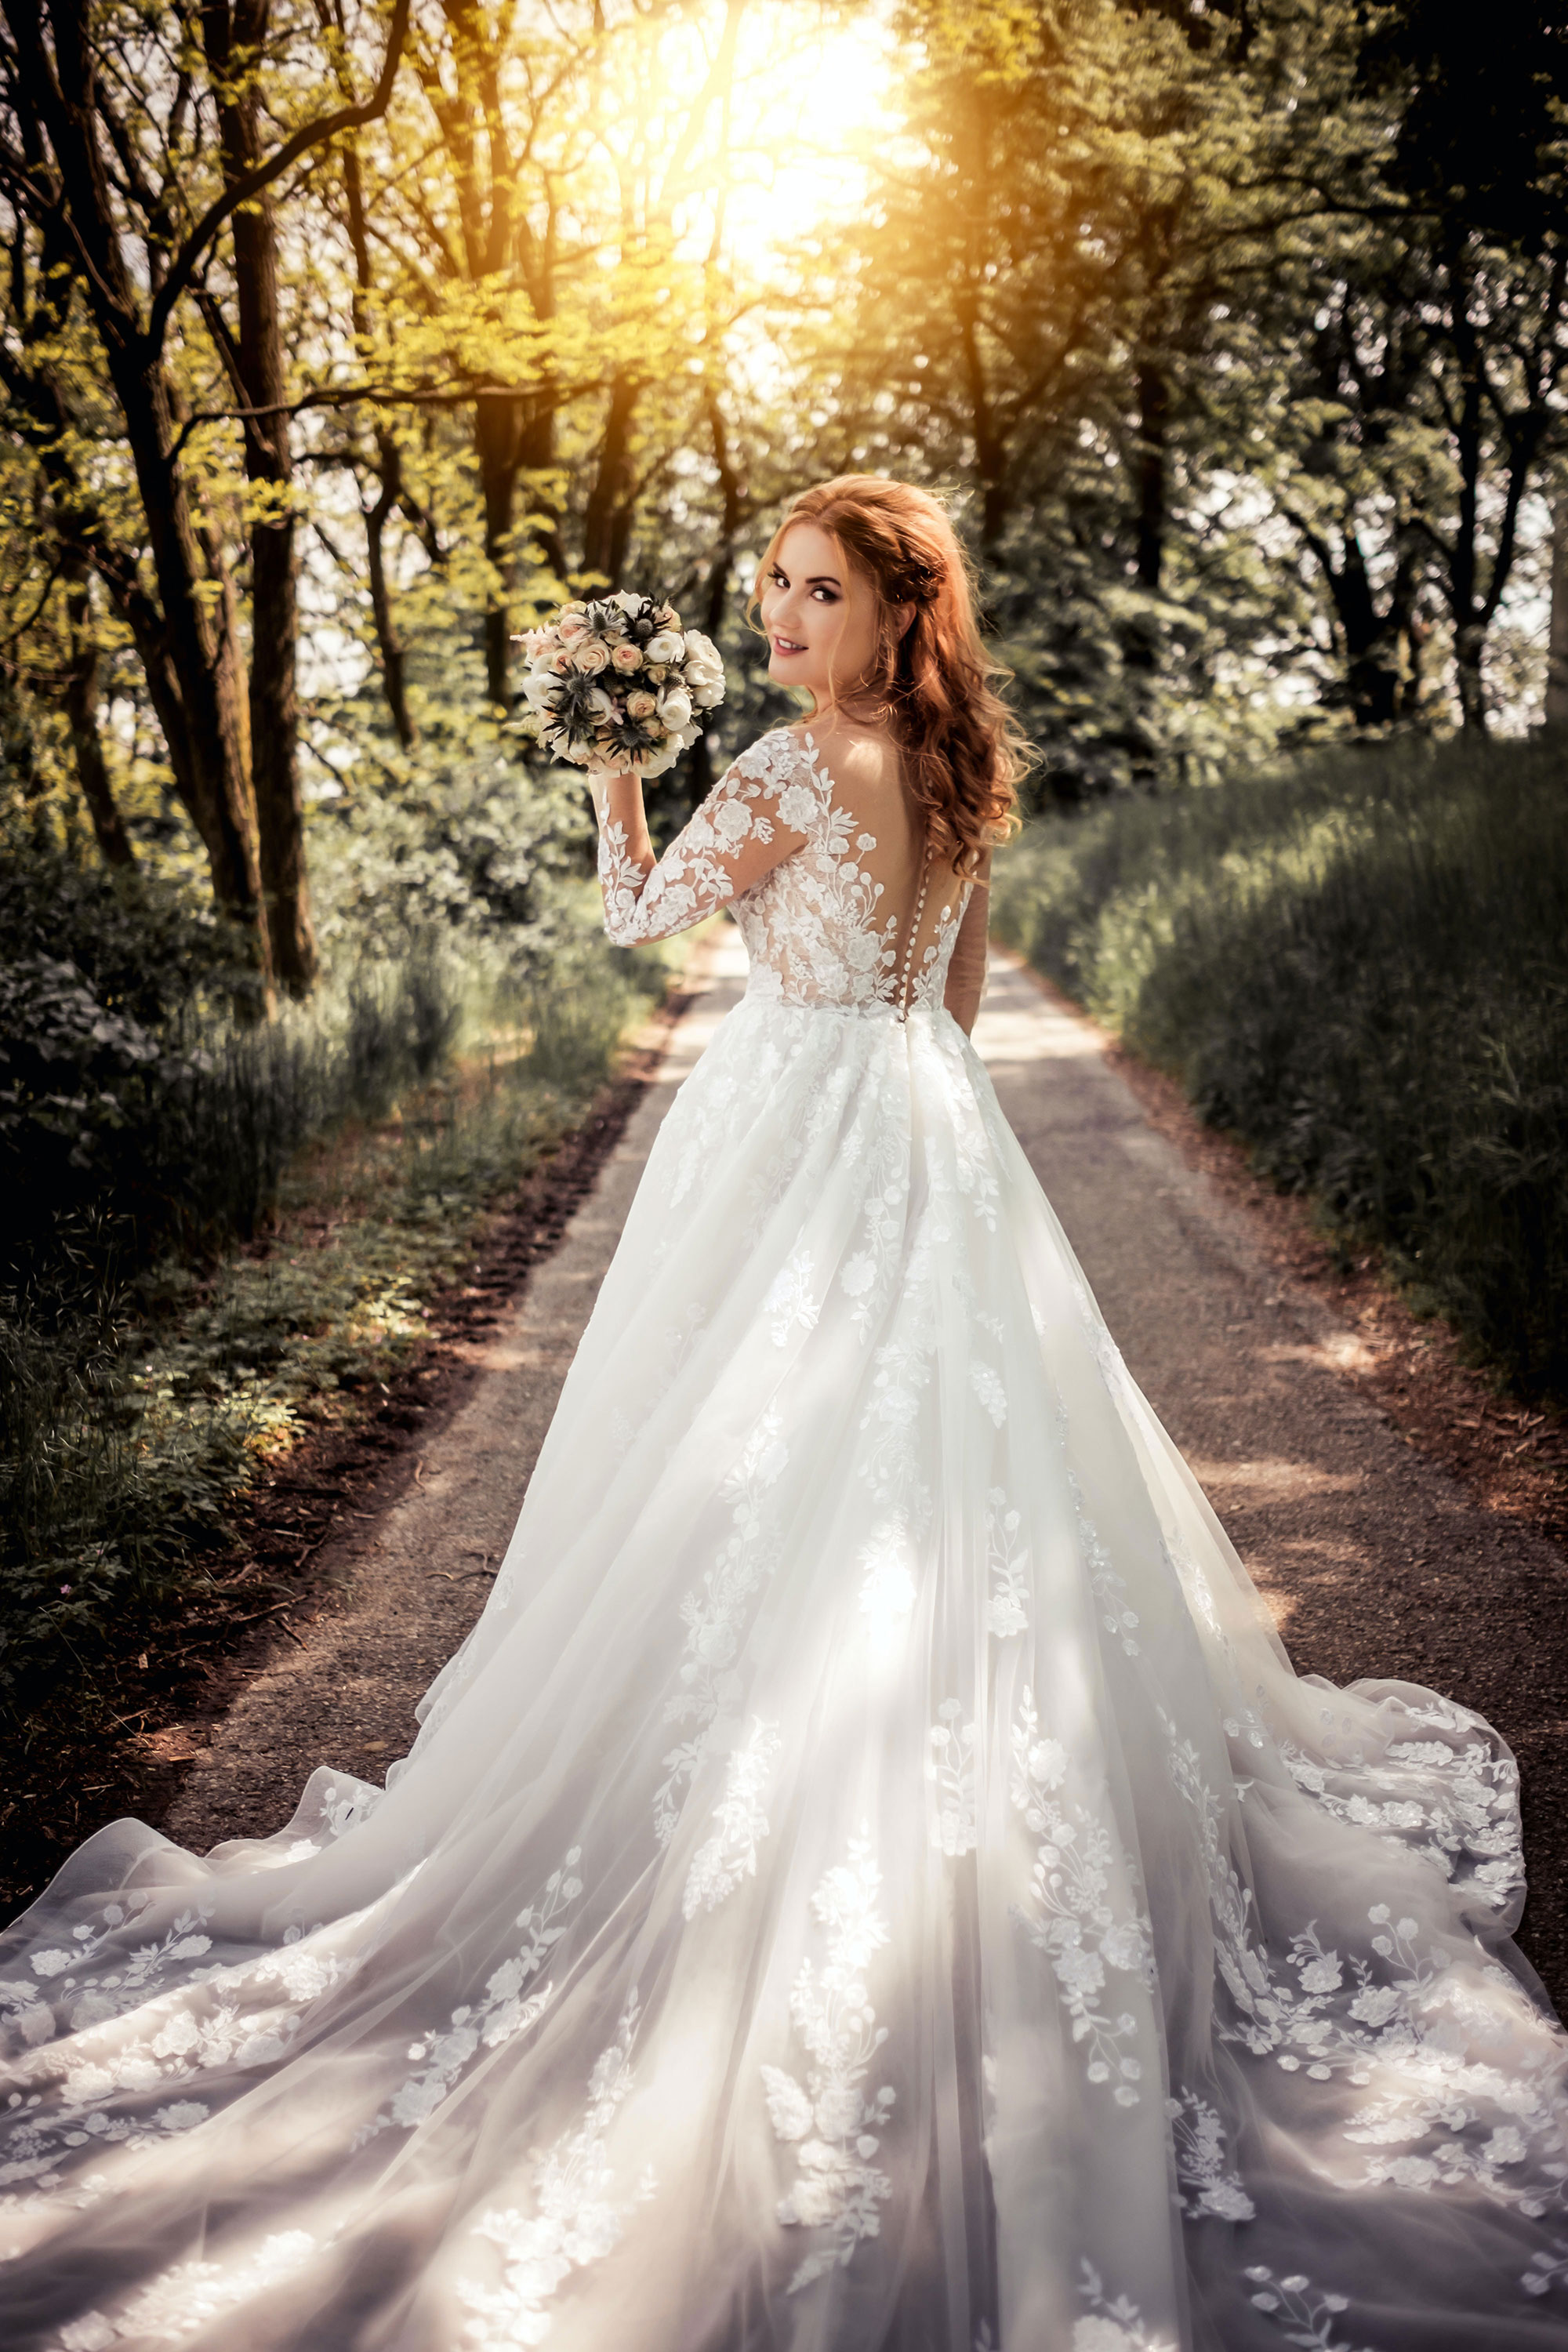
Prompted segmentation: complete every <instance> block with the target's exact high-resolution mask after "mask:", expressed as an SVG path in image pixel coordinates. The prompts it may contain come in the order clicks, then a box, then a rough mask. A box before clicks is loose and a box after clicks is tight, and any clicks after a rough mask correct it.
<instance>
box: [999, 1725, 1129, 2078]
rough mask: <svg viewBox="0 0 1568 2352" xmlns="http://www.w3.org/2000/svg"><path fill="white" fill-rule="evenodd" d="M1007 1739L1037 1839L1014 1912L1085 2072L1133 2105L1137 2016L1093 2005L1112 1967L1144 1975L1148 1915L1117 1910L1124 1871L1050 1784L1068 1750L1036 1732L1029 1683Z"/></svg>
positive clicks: (1094, 1823) (1107, 1840) (1059, 1777)
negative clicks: (1116, 1889)
mask: <svg viewBox="0 0 1568 2352" xmlns="http://www.w3.org/2000/svg"><path fill="white" fill-rule="evenodd" d="M1009 1738H1010V1745H1011V1748H1012V1753H1013V1769H1012V1773H1011V1777H1010V1793H1011V1796H1012V1800H1013V1802H1014V1804H1015V1805H1016V1808H1017V1810H1018V1811H1019V1812H1021V1813H1022V1814H1023V1816H1024V1822H1025V1825H1026V1828H1027V1829H1028V1830H1029V1831H1030V1832H1032V1833H1033V1834H1034V1835H1035V1836H1036V1837H1037V1838H1038V1839H1039V1841H1040V1843H1039V1846H1038V1848H1037V1852H1036V1855H1035V1865H1034V1869H1033V1871H1032V1872H1031V1874H1030V1880H1029V1892H1030V1897H1031V1900H1030V1903H1029V1906H1027V1907H1026V1908H1024V1909H1021V1910H1020V1912H1019V1914H1018V1916H1019V1918H1020V1919H1021V1921H1022V1923H1023V1925H1024V1927H1025V1928H1026V1931H1027V1933H1028V1935H1029V1937H1030V1940H1031V1941H1032V1942H1033V1943H1035V1944H1037V1946H1038V1947H1039V1948H1040V1950H1041V1951H1042V1952H1044V1953H1045V1954H1046V1955H1047V1958H1049V1960H1050V1964H1051V1970H1052V1973H1053V1975H1054V1976H1055V1978H1056V1979H1057V1987H1058V1996H1059V1998H1060V2000H1061V2002H1062V2006H1063V2007H1064V2008H1065V2009H1066V2011H1067V2012H1068V2016H1069V2017H1070V2018H1071V2019H1072V2038H1073V2040H1074V2041H1075V2042H1087V2043H1088V2045H1089V2063H1088V2065H1087V2067H1086V2068H1085V2073H1086V2075H1087V2077H1088V2079H1089V2082H1091V2083H1110V2084H1113V2085H1114V2088H1113V2089H1112V2092H1111V2096H1112V2098H1113V2099H1114V2100H1115V2102H1116V2104H1117V2105H1118V2106H1119V2107H1135V2106H1136V2105H1138V2103H1139V2097H1140V2093H1139V2090H1138V2087H1137V2086H1138V2084H1139V2083H1140V2082H1141V2081H1142V2074H1143V2067H1142V2061H1141V2060H1139V2059H1137V2058H1135V2057H1133V2056H1132V2055H1131V2050H1130V2048H1129V2044H1131V2042H1133V2040H1134V2039H1135V2037H1136V2035H1137V2032H1138V2021H1137V2019H1136V2018H1135V2017H1134V2016H1132V2015H1131V2012H1130V2011H1121V2013H1120V2014H1118V2015H1116V2016H1114V2017H1113V2016H1111V2015H1110V2014H1109V2013H1108V2011H1107V2010H1106V2009H1103V2008H1100V2007H1098V2006H1097V2005H1096V2004H1097V2003H1098V2002H1099V2000H1100V1996H1101V1995H1102V1994H1103V1993H1104V1992H1105V1990H1106V1988H1107V1983H1108V1980H1109V1973H1110V1972H1114V1973H1116V1974H1119V1975H1123V1976H1131V1977H1135V1978H1137V1979H1139V1981H1140V1982H1141V1983H1143V1982H1146V1981H1147V1979H1148V1976H1149V1972H1150V1970H1151V1968H1152V1959H1151V1956H1150V1954H1151V1943H1150V1939H1151V1935H1152V1930H1151V1927H1150V1924H1149V1921H1148V1920H1147V1918H1145V1917H1144V1916H1143V1915H1142V1912H1140V1911H1138V1910H1135V1909H1131V1908H1128V1909H1125V1910H1124V1913H1123V1916H1121V1917H1118V1916H1117V1912H1116V1907H1115V1906H1114V1904H1113V1902H1112V1900H1111V1895H1112V1887H1113V1882H1114V1880H1115V1879H1116V1878H1118V1877H1120V1878H1121V1880H1122V1881H1123V1882H1124V1884H1125V1883H1126V1882H1127V1881H1128V1880H1129V1879H1130V1877H1131V1873H1130V1870H1129V1868H1128V1864H1127V1861H1126V1857H1125V1856H1124V1855H1119V1853H1118V1849H1117V1846H1116V1843H1115V1841H1114V1840H1113V1839H1112V1837H1111V1835H1110V1831H1109V1830H1108V1829H1107V1828H1106V1827H1105V1825H1104V1823H1103V1822H1100V1820H1099V1819H1098V1818H1097V1816H1096V1815H1095V1814H1094V1813H1093V1812H1092V1811H1090V1809H1089V1807H1088V1806H1087V1805H1079V1804H1074V1805H1072V1806H1071V1807H1070V1808H1069V1807H1068V1806H1066V1805H1064V1804H1059V1803H1058V1801H1057V1800H1056V1796H1055V1791H1056V1790H1058V1789H1059V1788H1060V1787H1061V1785H1062V1783H1063V1781H1064V1780H1066V1779H1067V1772H1068V1754H1067V1749H1066V1748H1064V1747H1063V1746H1062V1744H1061V1742H1060V1740H1058V1739H1050V1738H1045V1739H1042V1738H1041V1737H1040V1726H1039V1717H1038V1715H1037V1711H1036V1707H1035V1704H1034V1698H1033V1695H1032V1694H1031V1693H1030V1692H1029V1691H1027V1690H1026V1691H1025V1693H1024V1696H1023V1700H1022V1703H1021V1705H1020V1706H1019V1710H1018V1716H1017V1719H1016V1722H1015V1723H1014V1725H1013V1727H1012V1730H1011V1733H1010V1735H1009Z"/></svg>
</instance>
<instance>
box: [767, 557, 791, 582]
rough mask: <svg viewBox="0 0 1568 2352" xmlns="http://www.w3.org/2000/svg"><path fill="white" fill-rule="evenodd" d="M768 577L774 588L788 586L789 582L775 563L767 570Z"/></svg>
mask: <svg viewBox="0 0 1568 2352" xmlns="http://www.w3.org/2000/svg"><path fill="white" fill-rule="evenodd" d="M768 578H769V579H770V580H771V581H772V582H773V586H774V587H775V588H787V587H788V586H789V582H788V581H787V580H786V579H785V578H784V573H783V572H781V571H780V570H779V568H778V566H777V564H776V563H775V564H774V566H773V570H772V571H771V572H769V574H768Z"/></svg>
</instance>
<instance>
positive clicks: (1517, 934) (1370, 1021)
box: [994, 738, 1568, 1392]
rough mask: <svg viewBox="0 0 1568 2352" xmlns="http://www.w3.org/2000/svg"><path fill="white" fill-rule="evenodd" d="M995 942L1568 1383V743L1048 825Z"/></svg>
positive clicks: (1022, 850)
mask: <svg viewBox="0 0 1568 2352" xmlns="http://www.w3.org/2000/svg"><path fill="white" fill-rule="evenodd" d="M994 921H995V926H996V929H997V930H998V932H999V934H1000V936H1001V937H1003V938H1004V939H1006V940H1011V941H1012V942H1013V943H1014V944H1015V945H1016V946H1017V947H1019V948H1021V949H1022V950H1024V952H1025V953H1026V954H1027V955H1028V956H1029V957H1030V958H1031V959H1032V960H1033V961H1036V962H1037V963H1038V964H1039V966H1040V968H1041V969H1042V970H1043V971H1048V972H1049V973H1051V975H1052V976H1053V977H1054V978H1056V979H1057V980H1058V981H1059V982H1061V984H1062V985H1063V986H1064V987H1065V988H1067V989H1068V991H1069V992H1071V993H1072V994H1073V995H1074V996H1076V997H1077V998H1079V1001H1080V1002H1081V1003H1084V1004H1086V1005H1087V1006H1088V1007H1089V1009H1090V1011H1092V1012H1093V1013H1096V1014H1098V1015H1099V1017H1100V1019H1102V1020H1103V1021H1105V1022H1107V1023H1108V1024H1110V1026H1111V1027H1113V1028H1115V1029H1116V1030H1118V1031H1119V1032H1120V1033H1121V1034H1122V1035H1123V1036H1125V1037H1126V1038H1127V1040H1128V1042H1129V1043H1130V1044H1131V1045H1134V1046H1136V1047H1137V1048H1138V1050H1139V1051H1140V1052H1142V1053H1144V1054H1146V1055H1148V1056H1149V1057H1150V1058H1151V1059H1152V1060H1153V1061H1155V1062H1158V1063H1159V1064H1161V1065H1162V1066H1163V1067H1165V1068H1168V1069H1170V1070H1172V1071H1173V1072H1174V1073H1176V1075H1178V1076H1180V1077H1181V1078H1182V1080H1183V1082H1184V1085H1185V1086H1186V1087H1187V1089H1188V1092H1189V1093H1190V1095H1191V1096H1192V1097H1193V1100H1194V1103H1195V1104H1196V1105H1197V1107H1198V1108H1199V1109H1200V1110H1201V1111H1202V1113H1203V1115H1204V1117H1205V1118H1207V1119H1209V1120H1211V1121H1212V1122H1213V1123H1214V1124H1215V1125H1216V1126H1223V1127H1231V1128H1234V1129H1237V1131H1238V1132H1239V1133H1240V1134H1242V1135H1243V1136H1245V1137H1246V1138H1247V1140H1248V1141H1249V1142H1250V1143H1251V1144H1252V1145H1253V1147H1254V1150H1255V1152H1256V1155H1257V1159H1258V1163H1259V1165H1260V1166H1261V1167H1263V1168H1264V1169H1265V1170H1267V1171H1268V1173H1269V1174H1271V1175H1272V1176H1273V1177H1275V1178H1276V1179H1277V1181H1279V1182H1281V1183H1283V1184H1286V1185H1288V1186H1291V1187H1297V1188H1301V1189H1304V1190H1310V1191H1311V1192H1314V1193H1316V1194H1317V1195H1318V1196H1319V1197H1320V1198H1321V1200H1322V1201H1323V1202H1325V1203H1326V1204H1327V1206H1328V1208H1329V1209H1330V1210H1331V1213H1333V1214H1334V1215H1335V1216H1336V1217H1337V1218H1339V1219H1340V1220H1342V1222H1344V1223H1346V1224H1348V1225H1350V1226H1352V1227H1354V1228H1355V1229H1357V1230H1358V1231H1360V1232H1361V1233H1363V1234H1369V1235H1372V1236H1374V1237H1376V1238H1377V1239H1379V1240H1381V1241H1382V1242H1384V1243H1385V1244H1388V1245H1389V1247H1390V1248H1391V1250H1392V1252H1393V1253H1394V1259H1395V1262H1396V1264H1397V1265H1399V1266H1400V1267H1401V1268H1402V1270H1403V1271H1404V1272H1405V1273H1406V1274H1407V1275H1408V1276H1409V1277H1410V1278H1411V1280H1412V1282H1413V1284H1414V1286H1415V1295H1416V1296H1417V1297H1422V1298H1424V1299H1425V1300H1426V1303H1428V1304H1430V1305H1432V1306H1436V1307H1440V1308H1441V1309H1442V1310H1443V1311H1445V1312H1446V1313H1448V1314H1450V1315H1452V1316H1453V1317H1454V1318H1455V1319H1456V1320H1457V1321H1458V1323H1459V1324H1460V1325H1461V1326H1462V1327H1463V1328H1466V1329H1468V1331H1469V1332H1470V1333H1471V1334H1473V1335H1474V1337H1475V1338H1476V1339H1479V1341H1481V1342H1482V1344H1483V1345H1484V1346H1485V1348H1486V1349H1488V1351H1489V1353H1490V1354H1491V1355H1492V1356H1493V1357H1494V1358H1495V1359H1496V1360H1498V1361H1499V1362H1500V1363H1501V1364H1502V1365H1504V1366H1505V1367H1506V1368H1507V1369H1508V1370H1510V1372H1511V1373H1512V1374H1513V1375H1514V1376H1515V1377H1516V1378H1518V1379H1519V1380H1521V1381H1524V1382H1526V1383H1527V1384H1530V1385H1533V1386H1537V1387H1542V1388H1546V1389H1551V1390H1555V1391H1559V1392H1561V1391H1568V752H1565V751H1563V749H1562V748H1560V747H1558V746H1557V745H1556V744H1555V743H1554V742H1553V741H1552V740H1551V739H1549V738H1548V739H1537V740H1531V741H1529V742H1505V743H1487V742H1472V741H1469V740H1460V741H1456V742H1452V743H1448V744H1446V745H1441V746H1433V745H1431V744H1427V743H1420V742H1411V743H1408V744H1405V745H1403V746H1397V747H1387V746H1384V747H1378V748H1375V749H1372V750H1365V751H1360V750H1345V751H1339V752H1336V753H1334V754H1324V755H1322V756H1321V757H1319V758H1318V759H1316V760H1313V761H1307V762H1303V763H1302V764H1300V766H1298V767H1295V768H1290V769H1283V770H1280V771H1279V772H1275V773H1270V774H1264V775H1256V776H1244V777H1238V778H1236V779H1234V780H1232V781H1231V782H1227V783H1225V784H1222V785H1219V786H1215V787H1214V788H1213V789H1207V790H1197V791H1192V792H1187V793H1173V794H1170V795H1168V796H1165V797H1163V798H1157V799H1152V800H1127V801H1121V802H1117V803H1110V804H1108V805H1105V806H1102V807H1100V808H1099V809H1098V810H1096V811H1094V812H1093V813H1092V814H1088V815H1085V816H1082V817H1079V818H1077V819H1063V818H1058V819H1053V820H1047V821H1046V822H1043V823H1040V824H1036V825H1034V826H1033V827H1032V828H1031V829H1030V830H1029V831H1028V832H1027V833H1026V835H1025V837H1024V839H1023V840H1022V842H1021V843H1020V844H1019V845H1018V847H1017V848H1016V850H1015V851H1014V852H1012V853H1011V854H1010V856H1008V857H1007V858H1006V859H1005V861H1003V863H1002V866H1001V868H1000V871H999V874H998V878H997V885H996V889H995V893H994Z"/></svg>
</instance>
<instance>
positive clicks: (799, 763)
mask: <svg viewBox="0 0 1568 2352" xmlns="http://www.w3.org/2000/svg"><path fill="white" fill-rule="evenodd" d="M803 771H804V772H805V776H809V774H810V763H809V761H807V759H806V756H805V751H803V750H802V748H801V746H800V745H799V744H798V743H797V742H796V741H795V737H794V736H793V735H790V734H788V733H787V732H786V731H784V730H782V729H781V730H778V731H777V732H775V733H773V734H772V735H764V736H763V738H762V740H761V741H760V742H756V743H753V744H752V748H751V750H750V751H743V752H742V754H741V757H740V758H739V759H738V760H737V761H735V762H734V763H733V765H732V766H731V768H730V770H729V771H728V772H727V773H726V774H725V775H724V777H723V778H722V779H721V782H719V783H718V784H716V785H715V786H714V788H713V790H712V791H711V792H710V793H709V795H708V798H707V799H706V800H705V801H704V802H703V803H702V805H701V807H700V809H699V810H698V812H697V814H696V815H695V816H694V817H693V818H692V819H691V822H690V824H688V825H687V826H686V827H685V829H684V831H683V832H681V833H679V834H678V835H676V837H675V839H674V840H673V841H672V842H671V843H670V845H669V847H668V849H667V850H666V851H665V853H664V856H662V857H660V858H658V859H657V860H656V859H655V857H654V854H653V844H652V843H651V842H650V841H649V839H648V831H647V816H646V814H645V813H644V809H643V797H642V781H641V779H640V777H637V776H635V775H612V776H595V777H593V778H591V779H590V782H591V784H592V786H593V792H594V809H595V814H596V816H597V817H598V820H599V886H600V888H601V889H602V891H603V892H604V898H605V930H606V931H607V932H608V933H609V935H610V937H611V939H612V940H614V941H615V942H616V946H617V947H623V948H629V947H635V946H636V945H637V942H638V941H639V940H665V939H668V938H669V936H670V934H671V933H672V932H674V931H684V930H687V929H689V928H690V926H691V925H692V924H693V923H700V922H701V920H702V919H703V918H704V916H706V915H710V914H712V913H713V911H714V909H715V908H718V907H722V906H724V905H726V904H727V902H728V901H729V900H730V899H731V898H738V897H739V896H740V894H741V893H742V891H743V890H750V889H752V888H753V887H755V885H756V884H757V883H759V882H760V881H761V880H762V878H763V875H764V874H766V873H768V872H769V871H770V870H771V869H772V868H773V866H777V865H779V864H781V863H782V861H783V860H784V858H786V857H790V856H794V854H795V851H796V850H797V849H799V848H801V847H803V846H804V845H805V840H806V835H805V830H804V827H805V825H806V824H809V822H810V819H811V814H812V810H813V807H814V805H815V799H814V795H813V793H812V791H811V788H810V786H809V784H807V783H806V782H805V781H804V778H803ZM791 817H794V818H797V819H798V820H799V821H800V822H799V823H797V824H792V823H790V822H789V821H788V820H789V818H791Z"/></svg>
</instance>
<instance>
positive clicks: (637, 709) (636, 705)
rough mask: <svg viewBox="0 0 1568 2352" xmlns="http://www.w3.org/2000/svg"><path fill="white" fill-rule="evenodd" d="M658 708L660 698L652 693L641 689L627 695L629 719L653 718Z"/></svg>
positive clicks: (627, 714)
mask: <svg viewBox="0 0 1568 2352" xmlns="http://www.w3.org/2000/svg"><path fill="white" fill-rule="evenodd" d="M657 709H658V699H657V698H656V697H655V696H653V695H651V694H646V693H643V692H642V691H640V690H639V691H638V692H637V693H636V694H628V695H627V697H626V717H627V718H628V719H651V718H652V717H653V714H654V712H655V711H656V710H657Z"/></svg>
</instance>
